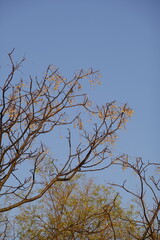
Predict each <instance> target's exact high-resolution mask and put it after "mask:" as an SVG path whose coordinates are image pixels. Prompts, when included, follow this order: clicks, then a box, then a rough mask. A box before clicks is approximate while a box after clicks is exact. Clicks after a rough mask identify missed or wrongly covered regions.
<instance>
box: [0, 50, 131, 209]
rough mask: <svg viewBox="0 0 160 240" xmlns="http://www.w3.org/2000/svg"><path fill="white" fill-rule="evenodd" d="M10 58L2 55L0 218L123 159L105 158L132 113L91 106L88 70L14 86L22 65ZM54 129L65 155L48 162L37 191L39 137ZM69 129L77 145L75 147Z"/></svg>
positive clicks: (41, 155)
mask: <svg viewBox="0 0 160 240" xmlns="http://www.w3.org/2000/svg"><path fill="white" fill-rule="evenodd" d="M13 52H14V50H13V51H12V52H10V53H9V54H8V56H9V60H10V63H11V70H10V73H9V74H8V77H7V78H6V80H1V87H0V90H1V99H0V107H1V109H0V198H1V204H0V212H6V211H9V210H11V209H13V208H16V207H18V206H20V205H22V204H24V203H27V202H31V201H34V200H36V199H38V198H40V197H41V196H42V195H43V194H44V193H45V192H46V191H47V190H48V189H49V188H50V187H51V186H52V185H53V184H54V183H55V182H57V181H68V180H70V179H71V178H72V177H73V176H74V175H75V174H76V173H77V172H84V171H96V170H101V169H104V168H106V167H108V166H110V165H111V164H112V163H114V162H115V161H116V160H117V159H123V156H120V157H118V158H115V159H114V158H113V157H112V156H111V154H112V144H113V143H114V142H115V140H116V137H117V134H116V133H117V131H118V130H119V129H121V128H124V127H125V124H126V122H127V120H128V118H129V117H130V116H131V115H132V112H133V111H132V110H131V109H130V108H129V107H128V106H127V104H124V105H123V106H117V104H116V102H115V101H114V102H110V103H107V104H105V105H104V106H102V107H98V106H93V105H92V104H91V102H90V101H89V99H88V97H87V94H86V93H84V92H83V88H82V86H83V81H87V80H86V79H88V80H89V82H90V83H91V84H95V83H96V82H99V73H98V72H93V70H92V69H90V70H89V71H88V72H84V71H83V70H81V71H79V72H78V73H76V74H75V75H74V77H73V79H71V80H67V79H65V78H64V77H63V76H61V75H60V73H59V72H58V69H57V68H55V67H53V66H51V65H50V66H48V68H47V70H46V73H45V74H44V76H43V77H42V79H41V80H39V79H38V78H37V77H36V78H32V77H31V76H30V77H29V81H28V82H27V81H24V80H22V79H21V80H20V81H17V79H15V76H16V75H15V74H16V73H17V71H18V70H19V69H20V67H21V64H22V63H23V62H24V60H25V59H22V60H21V61H19V62H18V63H16V62H15V61H14V60H13ZM87 116H89V117H90V116H92V118H93V119H92V122H91V123H90V124H89V125H90V126H91V124H92V130H90V131H88V128H87V126H86V129H85V125H86V122H87V121H86V119H87ZM58 127H60V128H62V127H64V128H68V136H67V141H68V154H67V155H66V161H65V162H61V161H60V160H59V161H55V160H54V159H53V161H52V163H53V169H52V170H50V171H49V172H48V174H49V175H50V176H52V178H49V179H51V180H49V181H48V183H47V184H46V185H45V186H44V187H43V188H42V185H41V181H40V175H39V169H40V167H39V166H40V165H42V164H44V166H45V159H46V157H47V156H48V152H47V148H46V147H45V144H44V141H42V138H41V136H42V135H45V142H46V137H47V136H48V135H47V133H52V134H54V132H55V129H56V128H58ZM74 127H77V129H79V131H80V134H81V138H82V139H83V143H80V142H79V143H77V145H76V146H75V139H73V140H72V135H73V131H74ZM90 129H91V127H90ZM43 139H44V138H43ZM60 147H61V148H63V144H62V146H60ZM54 148H56V146H55V143H54ZM59 163H60V164H59ZM22 172H23V174H22ZM6 198H7V201H5V200H6Z"/></svg>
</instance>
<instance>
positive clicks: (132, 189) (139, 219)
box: [111, 157, 160, 240]
mask: <svg viewBox="0 0 160 240" xmlns="http://www.w3.org/2000/svg"><path fill="white" fill-rule="evenodd" d="M115 164H116V165H119V166H120V167H122V169H123V170H125V171H126V172H127V175H126V176H128V174H129V175H130V176H132V177H133V178H134V183H133V182H131V181H130V180H131V179H129V178H128V177H126V180H125V181H124V182H123V183H122V184H118V183H111V185H112V186H114V187H119V188H121V189H123V190H124V191H125V192H127V193H128V194H129V196H130V198H131V199H133V200H134V206H135V211H136V213H137V216H136V219H133V220H132V222H135V224H136V225H137V227H139V228H140V229H141V234H139V235H138V236H137V235H135V234H134V232H130V236H132V237H134V239H138V240H145V239H150V240H156V239H157V240H158V239H159V237H160V236H159V231H160V226H159V218H158V213H159V211H160V199H159V196H160V178H159V169H160V163H157V162H144V161H143V159H142V158H140V157H138V158H136V159H134V160H133V161H132V160H131V158H130V159H129V158H126V159H125V158H124V159H120V160H119V161H118V162H117V163H115ZM133 178H132V180H133ZM123 220H124V221H128V219H127V218H126V219H123ZM157 220H158V221H157Z"/></svg>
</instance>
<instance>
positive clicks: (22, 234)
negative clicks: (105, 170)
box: [15, 176, 139, 240]
mask: <svg viewBox="0 0 160 240" xmlns="http://www.w3.org/2000/svg"><path fill="white" fill-rule="evenodd" d="M134 217H135V214H134V212H133V208H132V207H130V208H129V209H128V210H125V209H123V208H122V207H121V201H120V197H119V195H117V194H116V193H115V192H114V191H113V189H112V188H108V187H106V186H104V185H96V184H95V183H94V181H93V180H87V179H86V178H84V177H83V176H77V177H76V178H74V180H72V181H70V182H66V183H64V182H61V183H60V182H59V183H56V184H55V185H54V186H53V187H52V188H50V190H49V191H48V192H47V193H46V194H45V196H44V197H43V198H42V199H41V200H40V201H39V202H37V203H34V204H32V205H31V204H30V205H29V206H27V207H22V209H21V213H20V214H19V215H18V216H17V217H16V221H15V223H16V225H17V232H18V234H19V239H21V240H22V239H37V240H40V239H43V240H48V239H58V240H61V239H62V240H64V239H82V240H83V239H84V240H85V239H90V240H96V239H114V237H116V239H124V240H125V239H128V237H129V234H130V233H132V232H136V231H139V230H138V229H137V227H136V224H135V223H134V222H133V218H134ZM124 219H125V221H124ZM126 219H128V221H126Z"/></svg>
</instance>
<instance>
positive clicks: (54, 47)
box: [0, 0, 160, 161]
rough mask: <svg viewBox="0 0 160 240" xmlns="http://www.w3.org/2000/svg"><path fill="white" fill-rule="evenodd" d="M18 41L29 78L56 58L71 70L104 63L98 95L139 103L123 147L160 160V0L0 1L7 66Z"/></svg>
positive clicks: (0, 54) (1, 61) (0, 53)
mask: <svg viewBox="0 0 160 240" xmlns="http://www.w3.org/2000/svg"><path fill="white" fill-rule="evenodd" d="M12 48H15V49H16V51H15V56H16V57H17V58H20V57H22V56H24V55H25V57H26V59H27V61H26V64H25V66H26V67H25V66H24V68H23V73H22V74H23V76H24V78H26V76H27V74H30V73H31V74H35V75H36V74H37V75H41V74H42V73H43V72H44V71H45V68H46V67H47V66H48V65H49V64H54V65H56V66H57V67H59V70H60V71H61V72H62V73H63V75H67V76H72V75H73V74H74V72H75V71H77V70H79V69H81V68H84V69H88V68H89V67H93V69H95V70H97V69H99V70H100V71H101V73H102V76H103V78H102V86H100V87H98V88H95V89H94V90H92V91H91V92H90V93H89V94H90V96H91V98H93V99H94V102H96V103H99V104H102V103H105V102H108V101H112V100H117V101H119V102H120V103H125V102H127V103H128V104H129V105H130V107H131V108H133V109H134V110H135V114H134V116H133V118H132V120H131V121H130V122H129V124H128V127H127V130H128V131H127V132H125V131H124V132H123V133H121V134H120V136H121V137H120V139H119V141H118V143H117V145H116V151H117V153H128V154H129V155H130V156H141V157H143V159H144V160H145V161H148V160H150V161H160V106H159V105H160V1H159V0H27V1H26V0H0V65H1V66H2V67H4V66H6V59H7V53H8V52H9V51H11V49H12ZM0 81H3V79H2V76H1V75H0Z"/></svg>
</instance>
